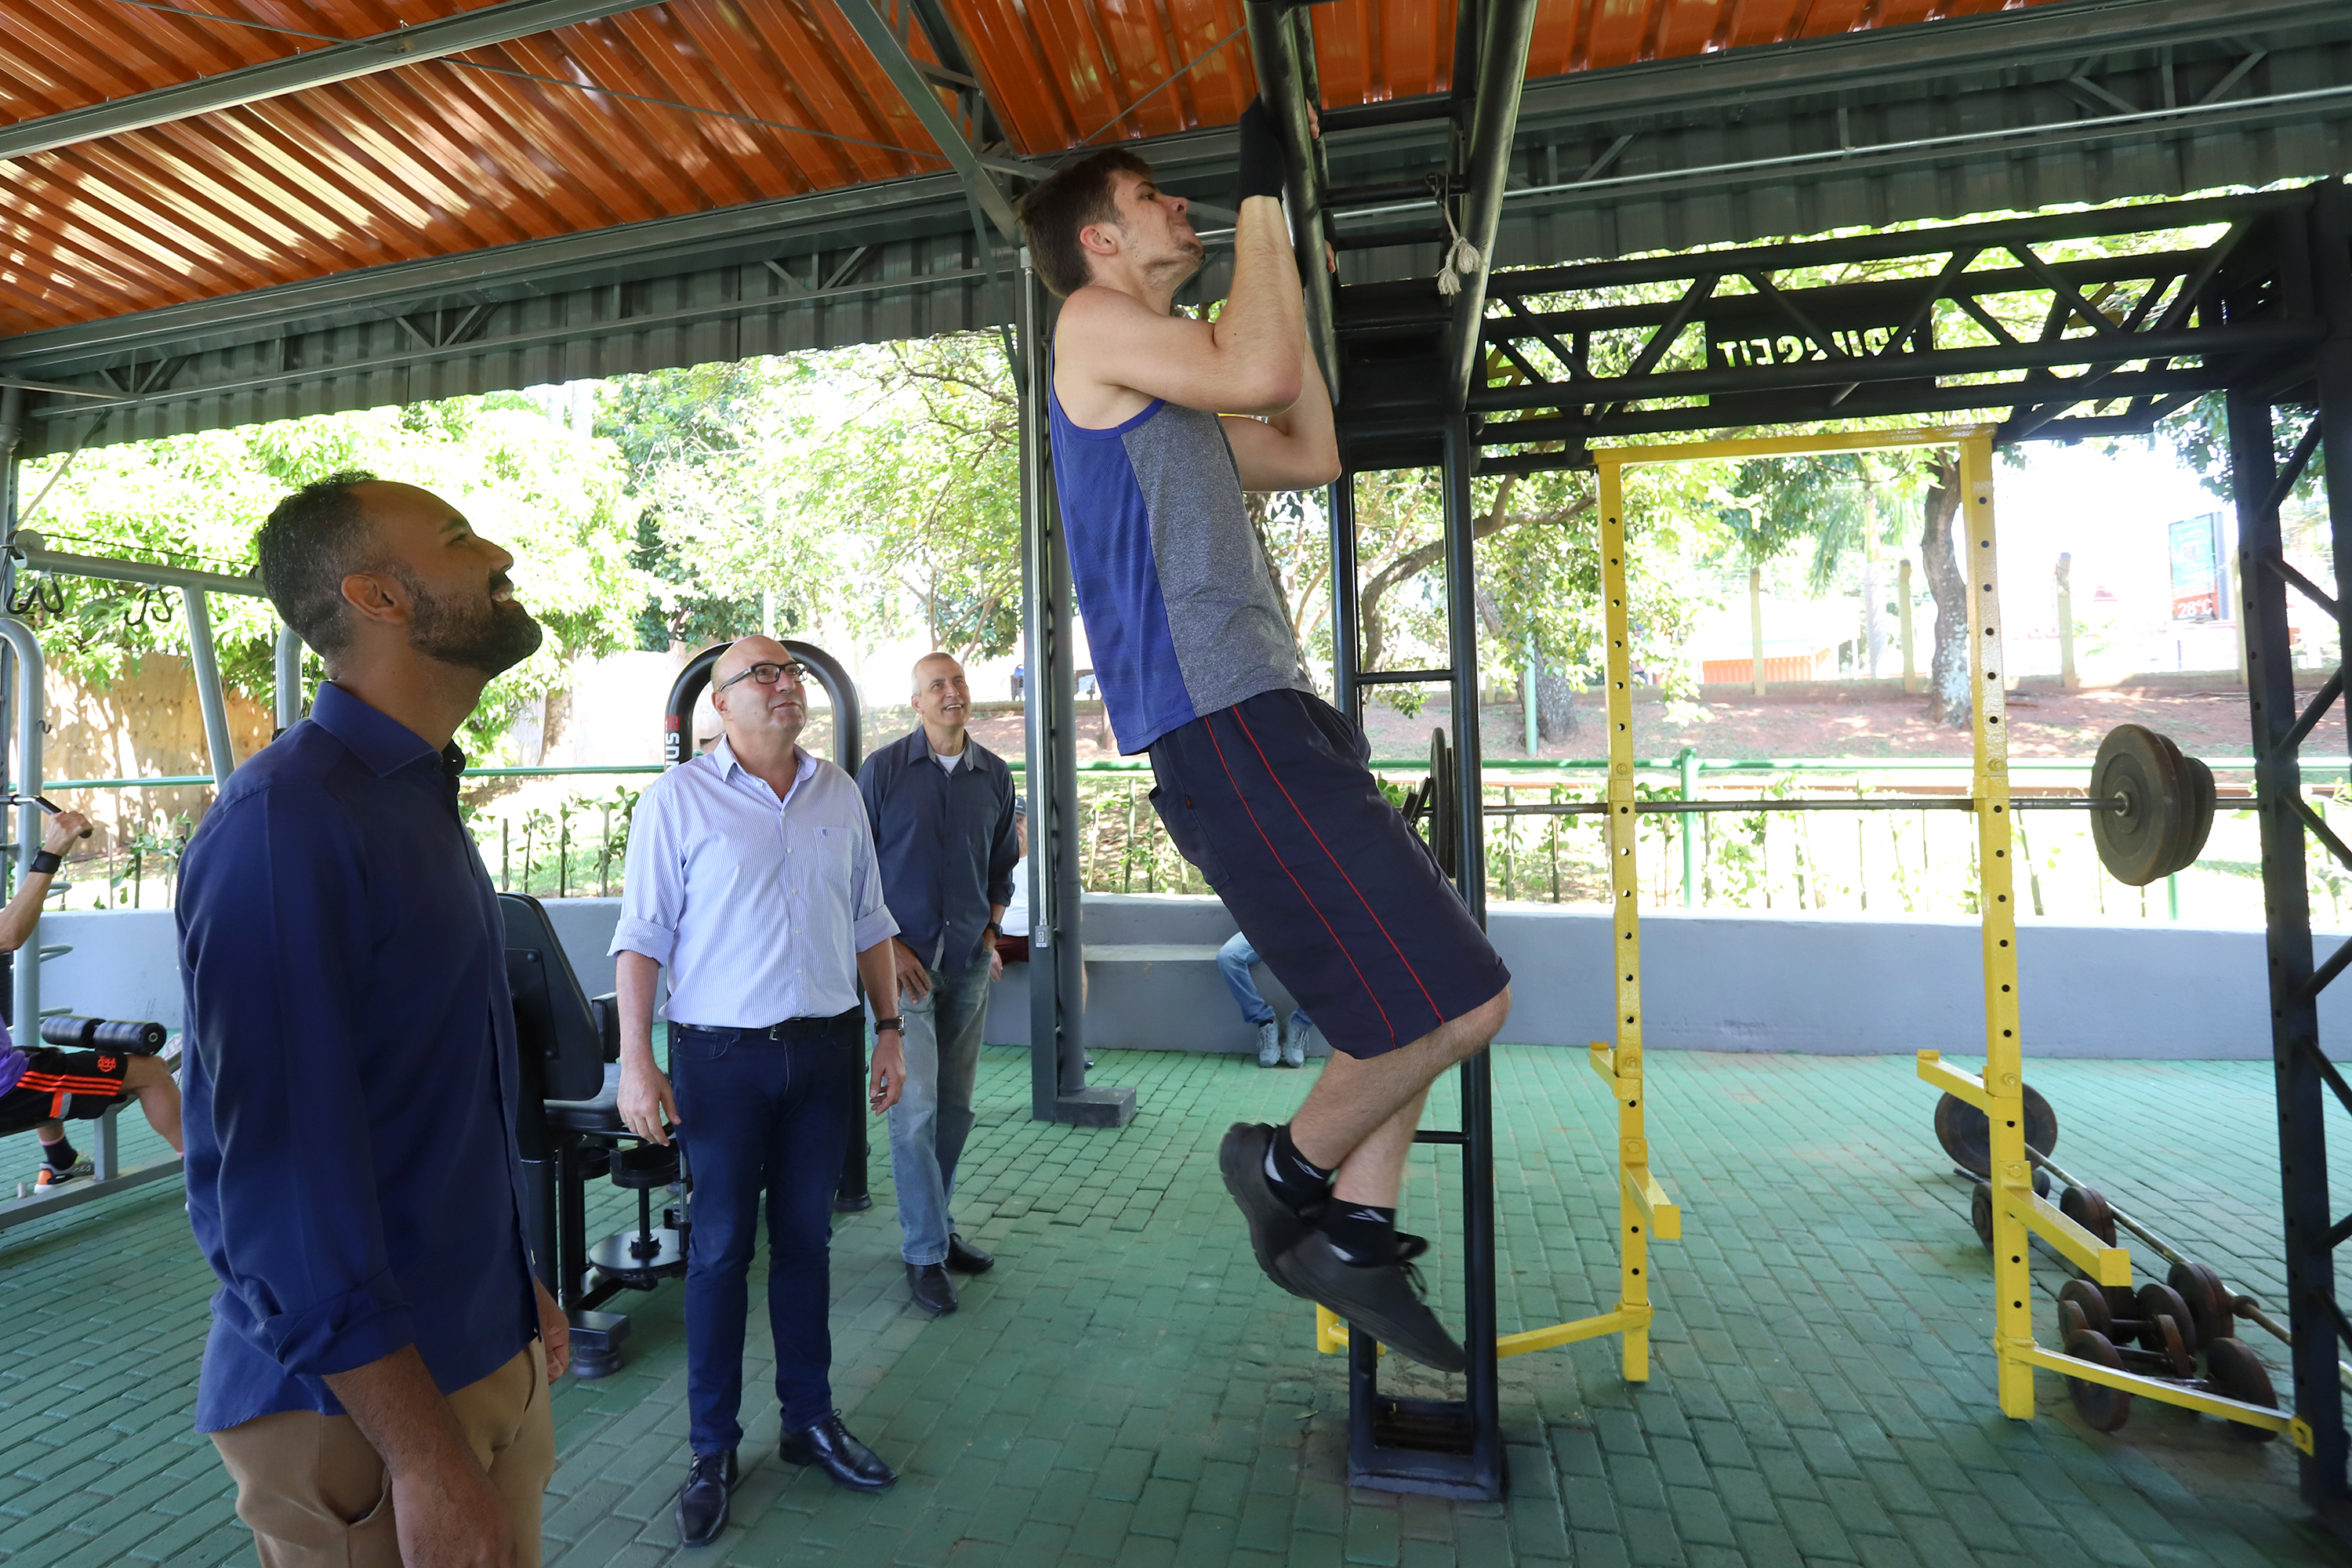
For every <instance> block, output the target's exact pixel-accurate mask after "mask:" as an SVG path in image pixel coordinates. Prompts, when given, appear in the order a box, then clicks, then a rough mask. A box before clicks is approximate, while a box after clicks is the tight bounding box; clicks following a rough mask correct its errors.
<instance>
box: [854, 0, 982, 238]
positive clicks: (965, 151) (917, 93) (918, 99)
mask: <svg viewBox="0 0 2352 1568" xmlns="http://www.w3.org/2000/svg"><path fill="white" fill-rule="evenodd" d="M841 14H842V15H843V16H845V17H847V18H848V19H849V25H850V26H851V27H853V28H854V29H856V33H857V37H859V39H860V40H862V41H863V42H864V43H865V45H866V49H867V50H868V51H869V52H870V53H871V54H872V55H873V56H874V63H875V64H877V65H878V66H880V67H881V68H882V71H883V74H884V75H886V76H887V77H888V78H889V79H890V85H891V86H893V87H895V88H897V89H898V96H899V97H900V98H901V99H903V100H905V101H906V104H907V107H908V109H910V110H913V111H914V115H915V118H916V119H917V120H919V121H922V124H923V129H924V130H925V131H926V132H929V133H930V138H931V140H932V141H933V142H936V143H937V144H938V146H939V149H940V153H942V154H944V155H945V156H946V158H947V161H948V163H950V165H952V166H953V167H954V169H955V172H956V174H957V176H958V177H959V178H960V179H961V180H962V181H963V184H964V191H965V193H966V194H967V195H969V196H970V197H971V200H972V202H973V204H974V205H976V206H977V207H978V208H979V209H980V211H981V212H982V213H983V214H985V215H986V216H987V218H988V221H989V222H990V223H992V224H993V225H995V226H996V229H997V232H999V233H1000V234H1002V235H1003V236H1004V237H1005V238H1006V239H1007V240H1009V241H1011V242H1012V243H1013V244H1014V245H1019V244H1020V243H1021V225H1020V220H1018V219H1017V218H1015V217H1014V216H1013V203H1012V201H1011V199H1010V198H1008V197H1007V196H1006V195H1005V194H1004V192H1003V188H1002V187H1001V186H999V185H998V184H997V183H996V182H995V180H994V179H992V178H991V177H990V175H989V173H988V170H987V168H986V167H985V166H984V165H982V163H981V161H980V155H979V154H978V153H975V152H974V151H973V150H972V145H971V142H968V141H966V140H965V139H964V133H963V127H962V126H961V125H958V124H957V123H956V120H955V116H954V115H952V114H950V113H949V112H948V110H947V106H946V105H945V104H943V103H941V102H940V95H939V92H938V89H935V88H934V87H933V86H932V85H931V82H930V79H929V78H928V77H926V76H925V75H924V74H923V68H922V67H921V66H920V65H919V64H918V63H917V62H916V59H915V57H914V56H912V55H910V54H908V52H907V46H906V44H905V42H904V41H902V40H901V39H900V38H899V37H898V34H897V32H895V31H894V30H892V28H891V26H890V22H889V19H888V18H887V17H886V16H883V14H882V13H881V11H880V10H878V9H877V8H876V6H875V5H874V4H873V0H841ZM981 259H982V263H983V264H985V265H990V266H992V265H993V264H992V263H991V262H990V261H989V258H988V257H987V255H986V254H985V247H983V254H982V258H981Z"/></svg>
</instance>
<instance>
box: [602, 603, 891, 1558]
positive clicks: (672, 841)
mask: <svg viewBox="0 0 2352 1568" xmlns="http://www.w3.org/2000/svg"><path fill="white" fill-rule="evenodd" d="M802 676H803V669H802V667H801V666H800V665H798V664H796V663H794V662H793V659H792V657H791V656H790V655H789V654H788V653H786V652H785V651H784V648H783V647H782V645H781V644H779V643H776V642H773V641H772V640H770V639H769V638H767V637H745V638H743V639H742V640H741V641H740V642H738V643H736V644H735V645H734V646H733V647H730V648H729V649H728V650H727V652H726V653H724V654H722V655H721V656H720V657H719V662H718V664H717V665H716V666H715V667H713V668H712V670H711V701H712V705H713V706H714V707H715V708H717V710H719V721H720V723H721V725H722V726H723V727H724V729H725V731H726V733H725V736H724V738H722V739H721V740H720V742H719V745H718V747H717V748H716V749H715V750H713V751H711V752H707V753H705V754H704V755H701V756H698V757H695V758H692V759H691V760H689V761H688V762H686V763H683V764H681V765H679V766H677V767H675V768H672V769H671V770H670V771H669V772H667V773H664V774H663V775H662V776H661V777H660V778H659V779H657V780H656V781H655V782H654V784H652V785H651V786H650V787H649V788H647V789H646V793H645V795H644V798H642V799H641V800H639V801H638V803H637V810H636V816H635V821H634V823H633V824H632V826H631V828H630V832H629V858H628V876H627V879H626V881H625V884H624V886H623V889H622V896H621V919H620V924H619V927H618V929H617V930H615V931H614V936H613V952H614V955H615V957H616V958H617V960H618V963H617V970H618V973H617V987H618V990H619V997H620V1006H621V1089H620V1111H621V1120H622V1121H625V1122H626V1123H627V1124H628V1126H629V1129H630V1131H634V1132H635V1133H636V1134H637V1135H638V1136H639V1137H642V1138H646V1139H649V1140H651V1141H653V1142H656V1143H667V1142H668V1141H669V1136H668V1128H669V1127H671V1126H674V1127H675V1128H676V1129H677V1133H678V1137H679V1139H680V1141H681V1142H683V1143H684V1144H685V1145H686V1150H687V1154H688V1159H689V1161H690V1162H691V1168H692V1170H693V1173H694V1234H693V1240H692V1241H691V1243H690V1244H689V1247H688V1256H687V1274H686V1354H687V1405H688V1441H689V1443H690V1446H691V1447H692V1449H693V1458H692V1461H691V1463H690V1464H689V1466H688V1471H687V1479H686V1484H685V1485H684V1487H683V1488H681V1489H680V1490H679V1492H678V1500H677V1526H678V1536H679V1539H680V1540H681V1541H682V1542H684V1543H685V1544H686V1545H688V1546H701V1545H707V1544H708V1543H709V1542H712V1541H715V1540H716V1539H718V1536H719V1531H720V1530H721V1529H723V1528H724V1527H725V1525H726V1523H727V1514H728V1494H729V1493H730V1491H732V1490H733V1489H734V1486H735V1481H736V1479H737V1474H738V1467H737V1464H736V1457H735V1450H736V1447H737V1446H738V1445H739V1444H740V1443H741V1441H742V1438H743V1428H742V1426H741V1425H740V1422H739V1421H738V1419H737V1416H738V1414H739V1412H740V1408H741V1405H742V1394H743V1328H744V1318H745V1314H746V1310H747V1307H748V1298H749V1290H748V1286H749V1282H750V1275H751V1251H752V1247H753V1245H754V1243H755V1241H756V1238H757V1236H758V1228H759V1217H760V1200H761V1195H762V1194H765V1195H766V1198H767V1205H768V1235H769V1241H768V1321H769V1325H770V1328H771V1329H772V1331H773V1334H774V1338H775V1350H776V1396H777V1399H778V1400H779V1402H780V1403H781V1404H782V1413H783V1433H782V1443H781V1445H780V1447H779V1454H780V1456H781V1457H782V1458H783V1459H784V1460H785V1461H786V1462H787V1463H790V1464H796V1465H811V1464H814V1465H819V1466H822V1467H823V1468H824V1470H825V1472H826V1473H827V1474H829V1475H830V1476H832V1478H833V1479H835V1481H836V1482H838V1483H839V1484H841V1485H842V1486H845V1487H850V1488H854V1489H858V1490H864V1491H877V1490H879V1489H882V1488H884V1487H887V1486H888V1485H890V1483H891V1482H893V1481H895V1480H897V1479H898V1474H897V1472H896V1471H894V1470H892V1469H891V1468H890V1467H889V1466H887V1465H886V1464H884V1463H883V1462H882V1461H881V1460H880V1459H879V1458H877V1457H876V1456H875V1454H874V1452H873V1450H872V1449H870V1448H868V1447H866V1445H865V1444H863V1443H861V1442H859V1441H858V1440H857V1439H856V1437H853V1436H850V1435H849V1432H848V1430H847V1428H845V1426H843V1425H842V1421H841V1415H840V1413H839V1412H838V1411H836V1410H835V1409H834V1407H833V1390H832V1384H831V1379H830V1369H831V1366H832V1361H833V1343H832V1340H831V1337H830V1335H829V1333H828V1331H827V1329H826V1323H825V1313H826V1310H827V1307H828V1305H829V1300H830V1296H831V1289H830V1279H829V1275H828V1269H827V1255H826V1244H827V1242H828V1240H829V1238H830V1237H831V1235H832V1229H831V1224H832V1215H833V1190H834V1187H835V1184H837V1182H838V1179H839V1177H840V1174H841V1165H842V1161H843V1159H844V1158H845V1156H846V1154H847V1152H848V1141H849V1128H848V1126H847V1124H846V1123H845V1121H843V1119H842V1115H841V1106H842V1104H843V1102H844V1101H845V1100H848V1099H849V1098H850V1082H851V1079H853V1077H854V1075H855V1074H856V1072H857V1069H858V1067H859V1060H858V1058H859V1056H860V1055H861V1053H862V1051H863V1047H864V1044H865V1023H864V1012H863V1010H862V1009H861V1008H860V1006H859V1005H858V1001H857V984H858V982H859V981H860V980H863V981H864V983H865V985H866V992H867V994H869V995H873V996H877V997H889V996H894V995H896V994H897V992H898V985H897V981H896V976H895V975H894V974H893V973H892V968H891V956H890V938H891V937H892V936H893V935H894V934H896V932H897V931H898V925H897V923H896V922H895V921H892V920H891V918H890V911H889V909H888V907H887V905H885V903H884V902H883V899H882V879H881V875H880V872H879V869H878V868H877V865H876V861H875V855H874V837H873V834H872V832H871V830H870V829H869V828H868V827H867V826H866V806H865V803H864V802H862V801H861V800H859V798H858V795H857V786H856V784H854V783H852V782H851V780H850V777H849V775H848V774H847V773H844V772H842V771H841V770H840V769H839V768H837V767H835V766H834V765H833V764H832V763H827V762H823V761H820V760H819V759H817V758H816V757H814V756H812V755H811V754H810V753H808V752H804V751H803V750H802V749H801V747H800V744H799V742H800V734H801V730H802V728H803V726H804V725H805V724H806V723H807V722H808V705H807V700H806V698H805V696H804V694H803V688H802V684H801V682H802ZM664 969H667V971H668V972H669V1001H668V1005H667V1006H666V1007H665V1008H664V1009H663V1016H665V1017H667V1019H668V1021H669V1066H670V1074H671V1077H667V1078H666V1077H664V1076H663V1074H662V1071H661V1069H660V1068H657V1067H656V1066H655V1065H654V1055H653V1017H654V991H655V986H656V982H657V981H658V980H659V978H660V976H661V972H662V971H663V970H664ZM901 1027H902V1026H901V1025H900V1023H899V1020H898V1018H896V1017H883V1018H880V1019H877V1022H876V1025H875V1047H874V1060H873V1065H872V1067H871V1068H870V1069H869V1071H868V1074H867V1086H868V1091H869V1092H868V1103H869V1104H871V1106H872V1107H873V1109H874V1110H875V1112H876V1113H877V1114H880V1113H881V1112H884V1111H887V1110H889V1108H890V1107H891V1106H892V1105H894V1104H896V1103H897V1101H898V1093H899V1089H900V1087H901V1085H902V1082H903V1080H904V1076H905V1068H904V1066H903V1062H902V1057H901V1052H900V1039H899V1037H900V1033H901ZM673 1080H674V1083H675V1087H674V1088H673Z"/></svg>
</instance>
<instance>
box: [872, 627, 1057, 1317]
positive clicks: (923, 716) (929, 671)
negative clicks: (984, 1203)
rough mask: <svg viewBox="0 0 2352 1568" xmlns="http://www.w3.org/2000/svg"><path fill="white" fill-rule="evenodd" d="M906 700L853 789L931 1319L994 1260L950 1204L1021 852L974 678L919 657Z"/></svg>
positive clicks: (906, 1245)
mask: <svg viewBox="0 0 2352 1568" xmlns="http://www.w3.org/2000/svg"><path fill="white" fill-rule="evenodd" d="M914 698H915V713H916V716H917V717H918V718H919V719H920V720H921V721H922V722H921V723H919V724H917V725H916V726H915V728H914V729H913V730H912V731H909V732H908V734H907V735H906V736H905V737H904V738H903V739H900V740H898V741H894V742H891V743H890V744H889V745H887V746H885V747H883V748H882V749H881V750H880V751H878V752H875V753H874V754H873V755H872V756H870V757H868V758H866V763H865V765H864V766H863V767H860V768H859V769H858V770H857V792H858V793H859V794H860V795H864V796H865V797H866V816H869V817H871V818H873V821H874V839H875V844H876V846H877V849H878V850H879V852H880V855H881V858H882V891H883V896H884V897H885V898H887V899H888V900H889V902H890V918H891V919H892V920H894V921H898V936H897V937H896V938H895V939H893V940H892V942H891V944H890V945H891V949H892V951H893V952H894V953H895V954H896V955H897V958H898V993H899V994H898V996H897V997H895V998H893V997H890V996H884V995H881V994H875V995H874V997H873V998H872V1000H873V1005H874V1006H875V1008H876V1010H877V1014H878V1013H880V1012H884V1011H890V1012H898V1011H901V1010H903V1012H904V1014H905V1016H906V1019H907V1094H906V1098H905V1099H903V1100H900V1101H899V1102H898V1108H897V1109H896V1110H892V1111H891V1112H890V1167H891V1170H892V1172H893V1173H894V1174H895V1175H896V1176H897V1178H898V1228H899V1230H900V1232H901V1233H902V1235H903V1236H904V1238H905V1239H904V1242H903V1245H902V1246H901V1247H900V1256H901V1257H902V1258H905V1259H906V1263H907V1289H908V1292H909V1293H910V1294H911V1295H912V1296H913V1297H914V1300H915V1305H917V1306H918V1307H920V1308H921V1309H922V1310H924V1311H926V1312H929V1313H931V1314H932V1315H933V1316H937V1315H938V1314H940V1313H941V1312H952V1311H954V1310H956V1293H955V1286H954V1284H953V1283H952V1282H950V1280H949V1279H948V1270H949V1269H950V1268H952V1269H954V1270H955V1271H956V1272H957V1273H959V1274H981V1273H985V1272H986V1271H987V1270H988V1269H989V1268H991V1267H992V1265H993V1264H994V1263H995V1261H996V1260H995V1259H994V1258H991V1257H990V1256H989V1255H988V1254H987V1253H985V1252H982V1250H981V1249H980V1248H979V1247H974V1246H972V1245H971V1243H970V1242H967V1241H966V1240H964V1238H963V1237H961V1236H960V1235H958V1234H957V1232H956V1228H955V1216H954V1215H952V1214H951V1213H950V1212H949V1206H948V1205H949V1203H950V1200H951V1199H952V1198H953V1196H954V1194H955V1178H956V1163H957V1161H958V1160H960V1159H961V1157H962V1155H963V1145H964V1140H965V1139H966V1138H968V1137H970V1136H971V1126H972V1111H971V1089H972V1080H973V1079H974V1077H975V1076H976V1075H977V1073H978V1070H979V1067H980V1034H981V1022H982V1017H983V1016H984V1015H985V1014H986V1013H987V1011H988V984H989V982H990V981H992V980H993V979H995V978H996V977H997V976H998V975H999V974H1002V973H1003V972H1004V963H1003V960H1002V959H1000V958H999V957H997V955H996V939H997V937H999V936H1000V935H1002V934H1003V929H1004V928H1003V920H1004V907H1005V906H1006V905H1007V904H1009V903H1011V902H1012V901H1013V863H1014V862H1015V861H1017V860H1019V859H1020V858H1021V850H1020V847H1019V846H1018V845H1017V844H1016V843H1015V842H1014V841H1013V773H1012V770H1011V769H1009V768H1007V767H1006V766H1005V765H1004V760H1003V758H1002V757H999V756H998V755H997V754H996V753H995V752H992V751H990V750H989V749H988V748H987V747H985V746H983V745H982V744H981V743H980V742H977V741H975V740H973V739H972V738H971V735H970V734H969V733H968V732H967V731H966V729H965V721H966V720H967V718H968V717H969V716H970V714H971V685H970V684H969V683H968V682H967V681H966V680H965V679H964V673H963V666H961V664H958V663H957V662H956V661H955V660H954V659H952V658H949V657H948V656H947V655H946V654H943V653H927V654H925V655H924V656H923V657H922V658H919V659H917V660H916V661H915V692H914ZM894 1001H895V1002H896V1004H897V1005H896V1006H894V1005H893V1003H894Z"/></svg>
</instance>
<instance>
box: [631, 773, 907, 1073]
mask: <svg viewBox="0 0 2352 1568" xmlns="http://www.w3.org/2000/svg"><path fill="white" fill-rule="evenodd" d="M799 756H800V771H799V772H798V773H796V774H794V775H793V787H792V789H791V790H790V792H788V793H787V794H786V795H785V796H784V798H783V799H782V800H781V801H780V800H778V799H777V798H776V792H775V791H774V790H772V789H771V788H769V787H768V784H767V782H766V781H765V780H763V779H761V778H760V777H759V776H758V775H757V774H755V773H751V771H750V770H748V769H746V768H745V767H744V766H743V764H742V763H739V762H737V761H736V760H735V753H734V752H733V751H732V750H731V749H730V747H729V746H728V744H727V742H725V741H723V740H722V741H721V742H719V746H718V749H717V750H715V751H712V752H706V753H705V754H703V755H701V756H698V757H695V758H692V759H691V760H689V761H688V762H685V763H680V764H679V765H678V766H677V767H674V768H672V769H670V771H669V772H667V773H664V774H662V776H661V777H660V778H658V779H656V780H655V781H654V782H653V783H652V784H649V785H648V786H646V793H645V795H643V796H642V797H640V798H639V800H638V801H637V812H636V817H635V821H634V822H633V823H632V824H631V825H630V828H629V858H628V865H627V870H626V873H625V879H624V880H623V882H622V886H621V920H620V924H619V925H618V927H616V928H615V929H614V932H613V947H612V951H613V952H641V953H644V954H645V955H646V957H647V958H650V959H652V960H653V961H654V962H655V963H658V964H660V965H661V966H662V967H663V968H664V969H666V970H667V971H668V972H669V1001H668V1003H667V1005H665V1006H664V1007H663V1009H662V1016H663V1017H665V1018H667V1019H668V1020H669V1021H670V1022H672V1023H674V1024H699V1025H702V1026H704V1027H706V1028H716V1029H724V1028H736V1029H752V1028H765V1027H766V1026H769V1025H771V1024H780V1023H782V1022H783V1021H784V1020H785V1019H787V1018H830V1017H835V1016H838V1015H840V1014H843V1013H846V1012H848V1011H849V1010H850V1009H851V1008H852V1007H855V1006H856V1005H857V955H858V954H859V953H860V952H864V951H865V950H866V949H867V948H869V947H872V946H873V945H874V944H875V943H876V942H880V941H881V940H882V939H883V938H885V937H888V936H895V935H897V934H898V921H894V920H892V919H891V918H890V910H889V907H888V906H887V905H886V904H885V903H884V902H883V901H882V873H881V869H880V868H879V867H878V866H877V864H876V863H875V858H874V832H873V829H872V828H870V827H869V826H867V825H866V803H865V801H864V800H862V799H861V798H859V796H858V794H857V785H856V782H855V781H853V780H852V779H851V778H850V776H849V775H848V774H847V773H844V772H842V771H841V770H840V769H839V768H837V767H835V766H834V765H833V764H832V763H828V762H824V761H823V760H821V759H819V758H817V757H814V756H811V755H810V754H809V753H808V752H804V751H803V752H800V753H799Z"/></svg>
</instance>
